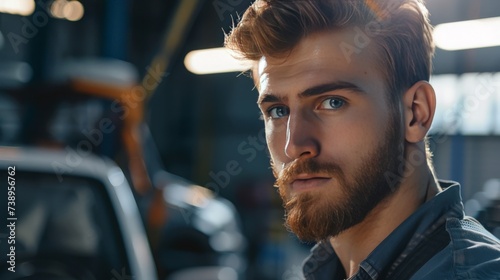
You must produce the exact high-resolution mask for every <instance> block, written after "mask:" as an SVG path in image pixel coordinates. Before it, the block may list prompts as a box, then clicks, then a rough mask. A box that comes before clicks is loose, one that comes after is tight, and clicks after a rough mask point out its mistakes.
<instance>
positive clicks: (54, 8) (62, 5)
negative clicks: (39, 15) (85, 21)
mask: <svg viewBox="0 0 500 280" xmlns="http://www.w3.org/2000/svg"><path fill="white" fill-rule="evenodd" d="M84 12H85V10H84V8H83V5H82V3H80V2H79V1H76V0H74V1H67V0H54V2H52V5H51V6H50V13H51V15H52V16H53V17H55V18H59V19H66V20H69V21H78V20H80V19H81V18H82V17H83V14H84Z"/></svg>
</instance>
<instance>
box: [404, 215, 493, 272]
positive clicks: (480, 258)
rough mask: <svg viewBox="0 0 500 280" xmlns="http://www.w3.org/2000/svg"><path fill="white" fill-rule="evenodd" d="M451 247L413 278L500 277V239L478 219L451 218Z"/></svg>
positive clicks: (447, 222) (441, 252)
mask: <svg viewBox="0 0 500 280" xmlns="http://www.w3.org/2000/svg"><path fill="white" fill-rule="evenodd" d="M446 230H447V231H448V234H449V235H450V243H449V244H448V246H447V247H446V248H445V249H443V250H442V251H440V252H439V253H437V254H436V255H435V256H434V257H432V258H431V259H430V260H429V261H428V262H427V263H426V264H425V265H424V266H423V267H422V268H421V269H420V270H419V271H418V272H417V273H416V274H415V275H414V276H413V277H412V278H411V279H412V280H413V279H415V280H416V279H419V280H421V279H444V280H457V279H463V280H465V279H475V280H492V279H497V280H500V241H499V240H498V239H497V238H496V237H495V236H493V235H492V234H491V233H489V232H488V231H487V230H485V229H484V227H483V226H482V225H481V224H480V223H479V222H477V221H476V220H474V219H472V218H469V217H465V218H464V219H459V218H448V219H447V221H446Z"/></svg>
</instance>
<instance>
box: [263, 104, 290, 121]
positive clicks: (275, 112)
mask: <svg viewBox="0 0 500 280" xmlns="http://www.w3.org/2000/svg"><path fill="white" fill-rule="evenodd" d="M267 114H268V115H269V117H270V118H271V119H281V118H283V117H285V116H287V115H288V114H289V110H288V108H287V107H285V106H276V107H273V108H271V109H269V110H268V111H267Z"/></svg>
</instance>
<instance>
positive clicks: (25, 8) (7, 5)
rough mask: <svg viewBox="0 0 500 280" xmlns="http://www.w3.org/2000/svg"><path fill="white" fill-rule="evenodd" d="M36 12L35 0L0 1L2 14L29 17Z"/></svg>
mask: <svg viewBox="0 0 500 280" xmlns="http://www.w3.org/2000/svg"><path fill="white" fill-rule="evenodd" d="M34 11H35V1H34V0H0V13H7V14H13V15H21V16H29V15H31V14H32V13H33V12H34Z"/></svg>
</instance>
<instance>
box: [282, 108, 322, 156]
mask: <svg viewBox="0 0 500 280" xmlns="http://www.w3.org/2000/svg"><path fill="white" fill-rule="evenodd" d="M313 118H314V116H308V115H307V113H299V114H290V115H289V116H288V123H287V127H286V129H287V131H286V144H285V155H286V156H287V157H288V158H289V159H291V160H295V159H298V158H301V157H307V158H313V157H316V156H317V155H318V154H319V152H320V145H319V141H318V140H319V139H318V137H317V134H318V133H319V131H318V129H317V127H316V126H315V125H314V122H313Z"/></svg>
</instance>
